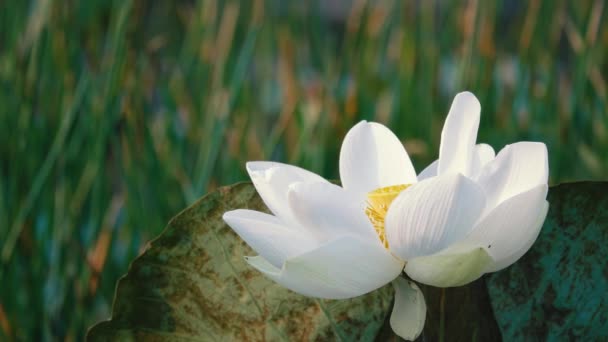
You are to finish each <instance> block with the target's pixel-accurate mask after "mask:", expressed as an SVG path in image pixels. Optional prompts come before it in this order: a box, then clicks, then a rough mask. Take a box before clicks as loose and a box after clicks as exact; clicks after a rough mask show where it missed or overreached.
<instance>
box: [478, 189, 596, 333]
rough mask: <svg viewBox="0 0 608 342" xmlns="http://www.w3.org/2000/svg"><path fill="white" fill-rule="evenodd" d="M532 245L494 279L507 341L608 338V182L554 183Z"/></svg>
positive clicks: (497, 311) (495, 304)
mask: <svg viewBox="0 0 608 342" xmlns="http://www.w3.org/2000/svg"><path fill="white" fill-rule="evenodd" d="M548 200H549V203H550V205H551V206H550V209H549V215H548V217H547V220H546V222H545V224H544V226H543V229H542V231H541V233H540V236H539V238H538V240H537V241H536V243H535V244H534V246H533V247H532V249H531V250H530V251H529V252H528V253H527V254H526V255H525V256H524V257H523V258H522V259H521V260H519V261H518V262H517V263H515V264H514V265H513V266H511V267H509V268H507V269H505V270H503V271H501V272H497V273H494V274H492V275H490V276H489V277H488V280H487V283H488V290H489V293H490V297H491V301H492V306H493V308H494V313H495V316H496V320H497V322H498V324H499V326H500V329H501V332H502V335H503V338H504V340H505V341H608V183H606V182H603V183H600V182H581V183H572V184H564V185H559V186H556V187H552V188H551V191H550V192H549V198H548Z"/></svg>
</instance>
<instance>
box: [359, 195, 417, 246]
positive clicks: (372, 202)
mask: <svg viewBox="0 0 608 342" xmlns="http://www.w3.org/2000/svg"><path fill="white" fill-rule="evenodd" d="M410 185H411V184H400V185H391V186H387V187H384V188H379V189H376V190H374V191H372V192H370V193H368V194H367V204H368V206H367V208H365V214H366V215H367V217H369V220H370V222H371V223H372V225H373V226H374V229H375V230H376V233H377V234H378V237H379V238H380V241H381V242H382V244H383V245H384V248H386V249H388V240H387V239H386V232H385V230H384V218H385V217H386V213H387V212H388V208H389V207H390V205H391V203H392V202H393V200H394V199H395V198H397V196H398V195H399V194H400V193H401V191H403V190H405V189H407V188H408V187H409V186H410Z"/></svg>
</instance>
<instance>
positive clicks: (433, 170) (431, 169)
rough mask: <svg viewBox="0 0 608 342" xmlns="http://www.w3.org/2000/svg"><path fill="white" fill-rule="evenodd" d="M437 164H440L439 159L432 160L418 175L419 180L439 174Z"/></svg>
mask: <svg viewBox="0 0 608 342" xmlns="http://www.w3.org/2000/svg"><path fill="white" fill-rule="evenodd" d="M437 166H439V159H437V160H435V161H434V162H432V163H431V164H430V165H429V166H427V167H426V168H425V169H424V170H422V172H420V174H419V175H418V181H419V182H420V181H423V180H425V179H427V178H432V177H435V176H437Z"/></svg>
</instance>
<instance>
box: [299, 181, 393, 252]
mask: <svg viewBox="0 0 608 342" xmlns="http://www.w3.org/2000/svg"><path fill="white" fill-rule="evenodd" d="M287 197H288V201H289V206H290V207H291V211H292V212H293V214H294V216H295V217H296V219H298V221H299V222H300V223H301V224H302V226H304V227H306V228H308V229H309V230H310V231H311V232H312V233H313V234H315V236H318V237H320V238H322V239H332V238H336V237H338V236H340V235H344V234H352V235H357V236H360V237H361V238H362V239H367V240H368V241H370V242H375V243H377V245H378V248H384V247H383V246H382V244H381V241H380V239H379V238H378V236H377V235H376V232H375V230H374V227H373V226H372V224H371V222H370V221H369V219H368V218H367V216H366V215H365V205H366V204H365V202H364V201H363V200H362V199H360V198H358V197H357V196H354V195H353V194H352V193H351V192H349V191H347V190H345V189H343V188H341V187H339V186H337V185H334V184H331V183H303V182H300V183H295V184H292V185H291V186H290V190H289V194H288V196H287Z"/></svg>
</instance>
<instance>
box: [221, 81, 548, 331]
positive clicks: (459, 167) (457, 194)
mask: <svg viewBox="0 0 608 342" xmlns="http://www.w3.org/2000/svg"><path fill="white" fill-rule="evenodd" d="M480 109H481V108H480V105H479V101H477V99H476V98H475V96H474V95H473V94H471V93H469V92H464V93H460V94H458V95H457V96H456V98H455V99H454V102H453V103H452V107H451V109H450V112H449V114H448V116H447V119H446V121H445V125H444V127H443V132H442V134H441V146H440V150H439V159H438V160H437V161H435V162H434V163H432V164H431V165H430V166H428V167H427V168H426V169H425V170H424V171H422V173H420V174H419V175H418V176H416V172H415V171H414V167H413V166H412V163H411V161H410V158H409V157H408V155H407V152H406V151H405V149H404V147H403V145H402V144H401V142H400V141H399V139H397V137H396V136H395V135H394V134H393V133H392V132H391V131H390V130H389V129H388V128H386V127H385V126H383V125H381V124H378V123H371V122H365V121H363V122H360V123H359V124H357V125H356V126H354V127H353V128H352V129H351V130H350V131H349V132H348V134H347V135H346V137H345V138H344V142H343V144H342V149H341V151H340V179H341V181H342V187H340V186H338V185H334V184H331V183H329V182H328V181H327V180H325V179H323V178H322V177H320V176H318V175H316V174H314V173H311V172H309V171H306V170H303V169H301V168H298V167H296V166H291V165H286V164H281V163H276V162H249V163H247V171H248V172H249V175H250V176H251V179H252V180H253V184H254V185H255V187H256V189H257V191H258V193H259V194H260V196H261V197H262V199H263V200H264V203H266V205H267V206H268V208H269V209H270V211H271V212H272V213H273V214H274V215H268V214H265V213H261V212H257V211H252V210H245V209H240V210H234V211H230V212H227V213H225V214H224V220H225V221H226V223H228V225H230V226H231V227H232V228H233V229H234V231H235V232H236V233H237V234H238V235H239V236H240V237H241V238H242V239H243V240H245V241H246V242H247V243H248V244H249V245H250V246H251V247H252V248H253V249H254V250H255V251H256V252H258V253H259V256H255V257H246V260H247V262H248V263H249V264H251V265H252V266H253V267H255V268H257V269H258V270H259V271H260V272H262V273H264V274H265V275H266V276H267V277H269V278H270V279H272V280H274V281H276V282H277V283H279V284H281V285H283V286H285V287H287V288H289V289H291V290H293V291H295V292H298V293H300V294H303V295H306V296H311V297H319V298H330V299H343V298H350V297H356V296H360V295H362V294H365V293H367V292H370V291H372V290H375V289H377V288H379V287H381V286H383V285H385V284H387V283H389V282H391V281H393V286H394V287H395V291H396V296H395V306H394V308H393V312H392V316H391V319H390V323H391V326H392V328H393V330H394V331H395V332H396V333H397V334H398V335H400V336H401V337H403V338H406V339H411V340H413V339H415V338H416V337H417V336H418V335H419V334H420V332H421V330H422V328H423V326H424V320H425V316H426V306H425V303H424V298H423V296H422V294H421V292H420V290H419V289H418V287H417V286H416V285H415V284H414V282H411V281H407V280H405V279H403V278H402V277H399V275H400V274H401V272H402V271H404V272H405V273H406V274H407V275H408V276H409V277H410V278H411V279H413V280H415V281H417V282H420V283H423V284H428V285H432V286H439V287H451V286H460V285H464V284H467V283H469V282H471V281H473V280H475V279H477V278H479V277H480V276H482V275H483V274H484V273H488V272H495V271H498V270H500V269H502V268H505V267H507V266H509V265H511V264H512V263H514V262H515V261H517V260H518V259H519V258H520V257H521V256H522V255H524V253H526V251H527V250H528V249H529V248H530V247H531V246H532V244H533V243H534V241H535V240H536V237H537V236H538V234H539V232H540V229H541V226H542V223H543V222H544V220H545V216H546V214H547V209H548V203H547V201H546V200H545V198H546V195H547V177H548V165H547V150H546V147H545V145H544V144H542V143H536V142H518V143H515V144H512V145H508V146H506V147H505V148H503V149H502V150H501V151H500V152H499V153H498V155H496V156H495V154H494V150H493V149H492V147H490V146H489V145H486V144H478V145H476V144H475V141H476V136H477V129H478V127H479V114H480Z"/></svg>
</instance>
